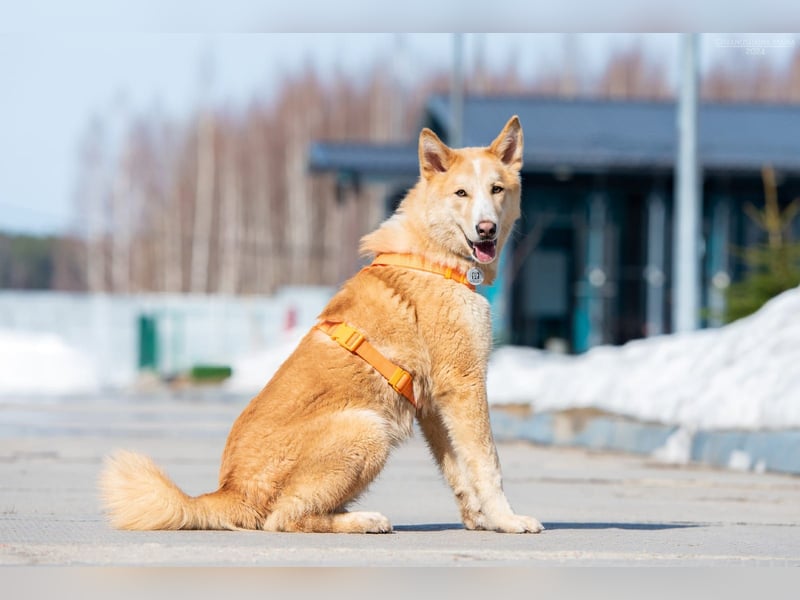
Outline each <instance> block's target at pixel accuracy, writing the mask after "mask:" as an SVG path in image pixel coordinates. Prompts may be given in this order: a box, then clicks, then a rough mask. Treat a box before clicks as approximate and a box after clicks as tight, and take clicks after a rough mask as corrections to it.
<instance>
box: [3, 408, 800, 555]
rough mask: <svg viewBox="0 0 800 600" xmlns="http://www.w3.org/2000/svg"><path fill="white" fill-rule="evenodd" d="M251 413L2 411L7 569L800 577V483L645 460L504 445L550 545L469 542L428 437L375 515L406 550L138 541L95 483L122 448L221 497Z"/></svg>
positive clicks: (398, 468)
mask: <svg viewBox="0 0 800 600" xmlns="http://www.w3.org/2000/svg"><path fill="white" fill-rule="evenodd" d="M245 404H246V399H244V398H237V397H228V396H224V395H219V394H212V393H205V394H199V395H197V396H194V397H193V396H192V395H191V394H189V393H185V394H181V395H169V394H162V395H152V396H142V397H135V396H116V397H93V398H69V399H58V400H56V399H54V400H52V401H48V402H44V401H41V400H32V399H31V400H23V399H20V400H15V401H12V400H5V401H0V564H3V565H92V566H94V565H114V566H139V565H169V566H180V565H209V566H211V565H222V566H247V565H263V566H313V565H329V566H429V565H432V566H461V565H469V566H475V565H492V566H494V565H506V566H528V565H568V566H572V565H580V566H584V565H599V566H606V565H615V566H616V565H650V566H657V565H659V566H660V565H670V566H671V565H681V566H687V565H728V566H735V565H783V566H800V478H798V477H796V476H791V475H779V474H769V473H767V474H756V473H752V472H733V471H725V470H715V469H712V468H708V467H701V466H689V467H672V466H665V465H661V464H658V463H656V462H654V461H651V460H650V459H648V458H647V457H644V456H641V455H630V454H623V453H610V452H598V451H592V450H588V449H581V448H564V447H550V446H536V445H533V444H530V443H527V442H503V443H501V444H500V445H499V452H500V457H501V461H502V463H503V467H504V474H505V488H506V491H507V494H508V496H509V499H510V501H511V503H512V505H513V506H514V507H515V508H516V509H517V510H518V511H519V512H523V513H527V514H532V515H533V516H536V517H537V518H539V519H540V520H541V521H542V522H543V523H544V524H545V526H546V527H547V530H546V531H545V532H544V533H542V534H540V535H503V534H496V533H492V532H472V531H466V530H464V529H463V528H462V526H461V524H460V523H459V520H458V512H457V509H456V506H455V502H454V501H453V499H452V497H451V494H450V491H449V489H448V488H447V486H446V485H445V484H444V483H443V481H442V479H441V477H440V476H439V474H438V471H437V469H436V467H435V465H434V463H433V461H432V460H431V459H430V457H429V455H428V452H427V449H426V448H425V446H424V444H423V442H422V441H421V439H420V437H419V436H416V437H415V438H414V439H412V440H411V441H409V442H408V443H407V444H405V445H404V446H403V447H401V448H400V449H398V451H396V453H395V454H394V455H393V456H392V458H391V459H390V461H389V464H388V465H387V467H386V469H385V470H384V472H383V474H382V475H381V477H380V478H379V479H378V480H377V481H376V482H375V484H374V485H373V486H372V488H371V489H370V491H369V493H367V494H366V495H365V496H364V497H363V498H362V500H361V502H360V503H359V506H360V507H361V508H364V509H366V510H377V511H380V512H383V513H384V514H385V515H387V516H388V517H389V518H390V519H391V520H392V522H393V524H394V526H395V533H393V534H390V535H320V534H275V533H263V532H227V531H179V532H122V531H115V530H113V529H111V528H110V527H109V526H108V525H107V524H106V523H105V521H104V519H103V516H102V514H101V511H100V508H99V504H98V501H97V497H96V488H95V481H96V477H97V474H98V472H99V469H100V467H101V464H102V458H103V456H105V455H106V454H107V453H108V452H110V451H111V450H112V449H114V448H130V449H134V450H138V451H142V452H145V453H147V454H150V455H151V456H153V457H154V458H155V459H156V460H157V461H158V462H159V464H161V466H162V467H164V469H165V470H166V471H167V472H168V473H169V474H170V475H171V476H172V477H173V479H174V480H175V481H176V482H177V483H178V484H179V485H180V486H181V487H182V488H183V489H184V490H185V491H186V492H187V493H190V494H199V493H202V492H207V491H210V490H212V489H213V488H214V487H215V482H216V477H217V469H218V466H219V456H220V454H221V452H222V448H223V445H224V442H225V438H226V436H227V433H228V429H229V427H230V425H231V423H232V422H233V420H234V418H235V417H236V416H237V415H238V413H239V412H240V410H241V409H242V407H243V406H244V405H245Z"/></svg>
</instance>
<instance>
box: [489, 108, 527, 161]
mask: <svg viewBox="0 0 800 600" xmlns="http://www.w3.org/2000/svg"><path fill="white" fill-rule="evenodd" d="M489 150H491V151H492V152H493V153H494V154H496V155H497V157H498V158H499V159H500V160H501V161H503V163H504V164H506V165H507V166H509V167H511V168H512V169H514V170H516V171H519V170H520V169H521V168H522V125H520V124H519V117H517V115H514V116H513V117H511V118H510V119H509V120H508V123H506V126H505V127H503V131H501V132H500V135H498V136H497V138H495V140H494V141H493V142H492V145H491V146H489Z"/></svg>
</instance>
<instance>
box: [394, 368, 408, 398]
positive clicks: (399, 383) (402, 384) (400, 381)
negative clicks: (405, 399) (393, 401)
mask: <svg viewBox="0 0 800 600" xmlns="http://www.w3.org/2000/svg"><path fill="white" fill-rule="evenodd" d="M411 381H412V378H411V375H410V374H409V373H408V371H406V370H405V369H402V368H400V367H397V368H396V369H395V371H394V373H393V374H392V376H391V377H390V378H389V385H391V386H392V387H393V388H394V390H395V391H396V392H397V393H399V394H402V395H404V396H406V389H405V388H406V386H408V384H410V383H411Z"/></svg>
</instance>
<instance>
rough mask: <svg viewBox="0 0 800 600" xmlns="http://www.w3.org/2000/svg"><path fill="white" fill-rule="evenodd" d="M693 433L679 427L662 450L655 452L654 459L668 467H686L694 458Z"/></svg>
mask: <svg viewBox="0 0 800 600" xmlns="http://www.w3.org/2000/svg"><path fill="white" fill-rule="evenodd" d="M692 437H693V434H692V431H691V430H690V429H689V428H687V427H679V428H678V429H676V430H675V432H674V433H673V434H672V435H670V436H669V437H668V438H667V441H666V442H665V443H664V445H663V446H661V447H660V448H656V449H655V450H654V451H653V458H654V459H656V460H657V461H659V462H662V463H664V464H668V465H686V464H688V463H689V461H690V460H691V458H692Z"/></svg>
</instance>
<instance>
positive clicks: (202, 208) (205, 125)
mask: <svg viewBox="0 0 800 600" xmlns="http://www.w3.org/2000/svg"><path fill="white" fill-rule="evenodd" d="M215 162H216V161H215V156H214V120H213V117H212V116H211V115H210V114H208V113H204V114H203V116H201V118H200V123H199V127H198V132H197V187H196V191H195V205H194V230H193V233H192V266H191V284H190V286H189V287H190V291H191V292H192V293H195V294H205V293H206V292H208V268H209V261H208V257H209V248H210V246H211V225H212V214H213V210H212V209H213V206H212V204H213V202H214V183H215V181H214V179H215V177H214V175H215V174H214V167H215Z"/></svg>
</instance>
